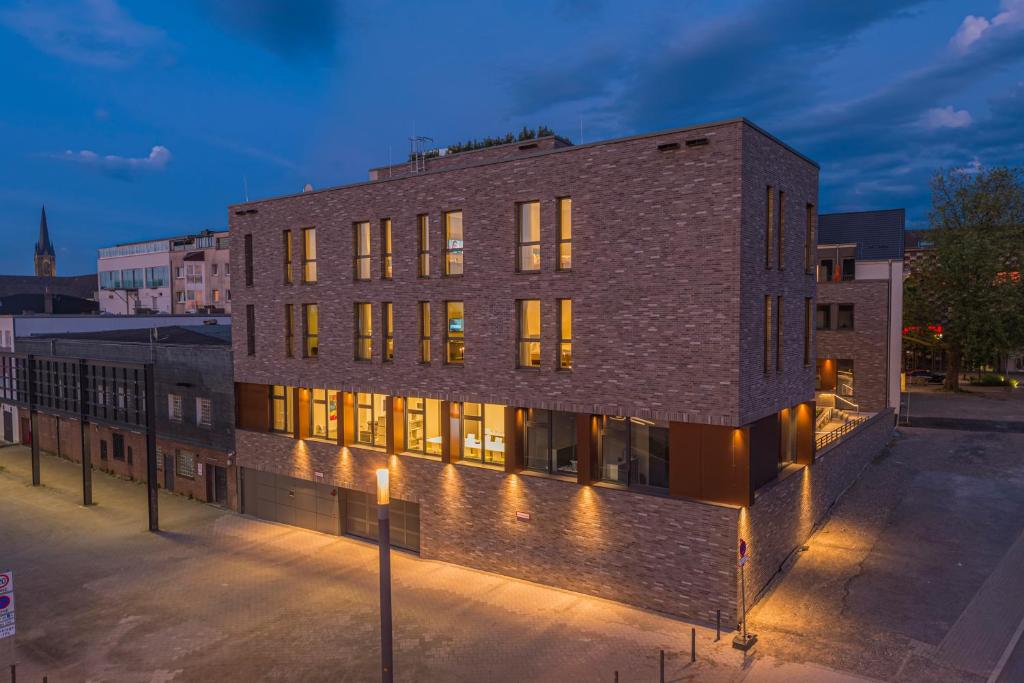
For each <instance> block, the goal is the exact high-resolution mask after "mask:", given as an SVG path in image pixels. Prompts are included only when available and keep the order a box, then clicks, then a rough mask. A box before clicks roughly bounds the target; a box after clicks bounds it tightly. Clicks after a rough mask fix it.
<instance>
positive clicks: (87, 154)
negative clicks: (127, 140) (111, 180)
mask: <svg viewBox="0 0 1024 683" xmlns="http://www.w3.org/2000/svg"><path fill="white" fill-rule="evenodd" d="M53 156H54V158H57V159H63V160H65V161H72V162H75V163H79V164H83V165H85V166H92V167H93V168H97V169H99V170H100V171H103V172H105V173H109V174H110V175H114V176H118V177H122V178H125V177H131V176H133V175H135V174H136V173H141V172H146V171H162V170H163V169H164V167H166V166H167V164H168V162H170V160H171V150H169V149H167V148H166V147H164V146H163V145H155V146H154V147H153V149H151V150H150V152H149V156H145V157H120V156H117V155H116V154H107V155H103V156H100V155H99V154H97V153H96V152H93V151H92V150H88V149H83V150H80V151H77V152H75V151H72V150H70V149H69V150H67V151H65V152H64V153H63V154H57V155H53Z"/></svg>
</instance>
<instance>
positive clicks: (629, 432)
mask: <svg viewBox="0 0 1024 683" xmlns="http://www.w3.org/2000/svg"><path fill="white" fill-rule="evenodd" d="M601 418H602V420H603V423H602V424H601V425H600V426H599V427H598V438H597V441H598V446H597V448H598V460H597V462H598V474H599V481H601V482H603V483H606V484H609V485H611V486H618V487H622V488H625V489H629V490H633V491H644V492H648V493H655V494H661V495H666V494H668V493H669V489H670V487H671V481H672V450H671V447H672V441H671V438H668V439H667V440H666V453H665V456H666V457H665V475H666V479H667V481H666V485H665V486H654V485H652V484H650V483H647V484H638V483H635V482H634V481H633V478H634V474H633V471H634V463H636V462H638V459H637V458H636V457H635V455H634V452H633V424H634V423H636V422H639V421H641V420H642V419H643V418H638V417H629V416H625V415H602V416H601ZM618 419H621V420H624V421H625V423H626V432H625V445H626V459H625V467H626V481H625V482H621V481H617V480H614V479H606V478H605V476H604V472H605V461H604V430H605V429H606V427H605V425H604V423H606V422H607V421H608V420H618ZM647 421H648V422H651V423H652V424H651V425H650V426H651V427H656V428H658V429H664V430H666V432H667V431H668V430H669V429H670V427H669V426H668V423H665V426H662V425H661V424H659V422H660V421H654V420H647ZM621 466H622V465H621V464H620V465H619V467H621Z"/></svg>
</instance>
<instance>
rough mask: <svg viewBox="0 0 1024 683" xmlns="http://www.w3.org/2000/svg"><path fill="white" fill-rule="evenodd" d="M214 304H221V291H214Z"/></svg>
mask: <svg viewBox="0 0 1024 683" xmlns="http://www.w3.org/2000/svg"><path fill="white" fill-rule="evenodd" d="M213 303H215V304H219V303H220V290H219V289H215V290H213Z"/></svg>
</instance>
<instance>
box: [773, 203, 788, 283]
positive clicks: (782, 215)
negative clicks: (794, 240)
mask: <svg viewBox="0 0 1024 683" xmlns="http://www.w3.org/2000/svg"><path fill="white" fill-rule="evenodd" d="M775 213H777V214H778V216H779V225H778V233H777V235H776V238H777V239H778V245H777V247H776V255H777V258H778V266H779V270H780V271H781V270H785V267H786V250H785V237H786V193H785V192H784V191H783V190H779V203H778V206H777V207H776V211H775Z"/></svg>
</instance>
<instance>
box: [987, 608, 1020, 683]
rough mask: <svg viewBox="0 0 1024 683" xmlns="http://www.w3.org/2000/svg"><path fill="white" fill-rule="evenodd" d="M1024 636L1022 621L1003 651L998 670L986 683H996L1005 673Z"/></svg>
mask: <svg viewBox="0 0 1024 683" xmlns="http://www.w3.org/2000/svg"><path fill="white" fill-rule="evenodd" d="M1022 635H1024V619H1021V621H1020V624H1019V625H1018V626H1017V631H1016V632H1015V633H1014V634H1013V637H1012V638H1010V642H1009V643H1007V645H1006V649H1005V650H1003V656H1002V657H1000V658H999V662H998V663H997V664H996V668H995V669H993V670H992V673H991V675H989V677H988V679H987V680H986V682H985V683H996V681H997V680H998V679H999V676H1000V675H1001V674H1002V673H1003V669H1005V668H1006V663H1007V662H1008V661H1010V655H1012V654H1013V651H1014V649H1016V647H1017V643H1019V642H1020V638H1021V636H1022Z"/></svg>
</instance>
